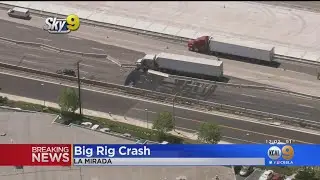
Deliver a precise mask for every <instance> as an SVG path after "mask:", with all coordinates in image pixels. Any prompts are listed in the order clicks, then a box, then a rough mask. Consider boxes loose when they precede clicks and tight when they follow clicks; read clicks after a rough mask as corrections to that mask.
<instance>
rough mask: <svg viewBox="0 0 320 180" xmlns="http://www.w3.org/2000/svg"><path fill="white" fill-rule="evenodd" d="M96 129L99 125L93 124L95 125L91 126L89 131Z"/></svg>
mask: <svg viewBox="0 0 320 180" xmlns="http://www.w3.org/2000/svg"><path fill="white" fill-rule="evenodd" d="M98 127H99V124H95V125H93V126H92V127H91V129H92V130H97V129H98Z"/></svg>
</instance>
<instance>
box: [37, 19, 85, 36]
mask: <svg viewBox="0 0 320 180" xmlns="http://www.w3.org/2000/svg"><path fill="white" fill-rule="evenodd" d="M79 27H80V18H79V17H78V16H77V15H75V14H70V15H68V16H67V18H65V19H60V18H56V17H49V18H47V19H46V20H45V25H44V26H43V29H44V30H45V31H48V32H49V33H54V34H67V33H69V32H71V31H76V30H78V29H79Z"/></svg>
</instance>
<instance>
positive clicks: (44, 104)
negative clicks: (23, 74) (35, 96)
mask: <svg viewBox="0 0 320 180" xmlns="http://www.w3.org/2000/svg"><path fill="white" fill-rule="evenodd" d="M41 87H42V92H43V88H44V84H43V83H41ZM43 106H44V107H46V99H45V97H44V96H43Z"/></svg>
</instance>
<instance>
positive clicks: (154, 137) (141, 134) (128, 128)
mask: <svg viewBox="0 0 320 180" xmlns="http://www.w3.org/2000/svg"><path fill="white" fill-rule="evenodd" d="M0 105H1V106H9V107H13V108H20V109H23V110H31V111H37V112H45V113H50V114H61V112H60V110H59V109H56V108H51V107H45V106H43V105H39V104H32V103H27V102H22V101H12V100H8V99H6V100H4V99H3V98H2V97H0ZM63 117H64V118H62V119H61V120H60V123H64V124H70V123H71V122H72V123H74V124H79V125H80V124H81V123H82V122H86V121H88V122H91V123H92V124H99V125H100V127H107V128H109V129H110V130H111V131H112V132H116V133H120V134H124V133H129V134H131V135H132V136H133V137H136V138H140V139H148V140H151V141H157V142H161V141H168V142H170V143H176V144H180V143H186V144H196V143H198V142H197V141H195V140H190V139H186V138H181V137H178V136H174V135H171V134H168V135H166V136H159V135H158V133H157V132H156V131H155V130H152V129H147V128H143V127H139V126H134V125H131V124H126V123H122V122H117V121H113V120H110V119H105V118H99V117H92V116H84V117H80V116H79V115H78V114H75V115H74V114H66V115H64V116H63Z"/></svg>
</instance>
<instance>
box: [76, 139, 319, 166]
mask: <svg viewBox="0 0 320 180" xmlns="http://www.w3.org/2000/svg"><path fill="white" fill-rule="evenodd" d="M317 152H320V145H303V144H299V145H293V144H292V145H269V144H248V145H245V144H241V145H237V144H232V145H209V144H205V145H204V144H202V145H199V144H197V145H173V144H168V145H156V144H152V145H132V144H130V145H129V144H128V145H115V144H112V145H111V144H110V145H109V144H88V145H85V144H75V145H73V165H74V166H221V165H262V166H319V165H320V156H318V153H317Z"/></svg>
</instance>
